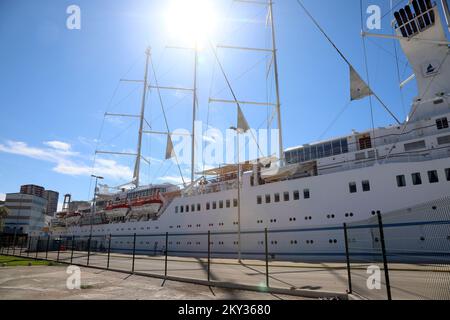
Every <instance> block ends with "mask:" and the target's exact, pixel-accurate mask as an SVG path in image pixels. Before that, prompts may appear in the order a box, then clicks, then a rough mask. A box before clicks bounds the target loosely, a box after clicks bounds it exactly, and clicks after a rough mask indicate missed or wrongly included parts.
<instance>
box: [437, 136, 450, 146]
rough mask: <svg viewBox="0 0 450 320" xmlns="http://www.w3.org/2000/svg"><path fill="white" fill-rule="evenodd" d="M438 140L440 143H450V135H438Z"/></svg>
mask: <svg viewBox="0 0 450 320" xmlns="http://www.w3.org/2000/svg"><path fill="white" fill-rule="evenodd" d="M437 142H438V144H439V145H443V144H450V136H444V137H438V138H437Z"/></svg>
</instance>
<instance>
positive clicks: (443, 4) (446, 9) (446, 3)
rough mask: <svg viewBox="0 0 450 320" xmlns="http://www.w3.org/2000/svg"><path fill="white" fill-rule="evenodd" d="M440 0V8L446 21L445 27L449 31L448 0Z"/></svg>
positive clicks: (449, 12)
mask: <svg viewBox="0 0 450 320" xmlns="http://www.w3.org/2000/svg"><path fill="white" fill-rule="evenodd" d="M441 1H442V8H443V10H444V14H445V20H446V21H447V28H448V31H449V32H450V9H449V6H448V0H441Z"/></svg>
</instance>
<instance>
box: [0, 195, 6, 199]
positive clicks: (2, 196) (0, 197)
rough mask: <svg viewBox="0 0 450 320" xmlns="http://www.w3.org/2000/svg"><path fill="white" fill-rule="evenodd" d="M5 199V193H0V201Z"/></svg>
mask: <svg viewBox="0 0 450 320" xmlns="http://www.w3.org/2000/svg"><path fill="white" fill-rule="evenodd" d="M5 199H6V194H4V193H0V201H5Z"/></svg>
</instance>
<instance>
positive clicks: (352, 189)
mask: <svg viewBox="0 0 450 320" xmlns="http://www.w3.org/2000/svg"><path fill="white" fill-rule="evenodd" d="M348 187H349V190H350V193H356V192H358V189H357V187H356V182H350V183H349V184H348Z"/></svg>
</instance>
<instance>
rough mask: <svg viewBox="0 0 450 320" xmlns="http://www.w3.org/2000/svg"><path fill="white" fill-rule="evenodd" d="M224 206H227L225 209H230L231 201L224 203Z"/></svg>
mask: <svg viewBox="0 0 450 320" xmlns="http://www.w3.org/2000/svg"><path fill="white" fill-rule="evenodd" d="M226 206H227V208H230V207H231V201H230V200H227V201H226Z"/></svg>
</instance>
